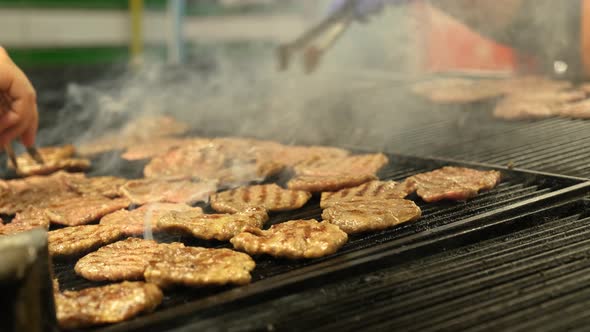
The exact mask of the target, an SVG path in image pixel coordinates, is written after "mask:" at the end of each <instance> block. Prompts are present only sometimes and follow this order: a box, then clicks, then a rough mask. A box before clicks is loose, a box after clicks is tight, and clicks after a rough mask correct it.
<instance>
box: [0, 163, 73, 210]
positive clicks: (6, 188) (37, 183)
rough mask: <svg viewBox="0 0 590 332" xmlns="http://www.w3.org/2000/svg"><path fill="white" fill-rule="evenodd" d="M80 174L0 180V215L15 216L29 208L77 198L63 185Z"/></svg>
mask: <svg viewBox="0 0 590 332" xmlns="http://www.w3.org/2000/svg"><path fill="white" fill-rule="evenodd" d="M80 176H83V175H81V174H70V173H65V172H57V173H54V174H52V175H48V176H31V177H27V178H24V179H17V180H7V181H2V180H0V213H2V214H15V213H17V212H21V211H25V210H26V209H28V208H29V207H37V208H43V207H45V206H47V205H49V204H52V203H54V202H59V201H62V200H64V199H68V198H72V197H77V196H78V194H77V193H75V192H73V191H72V190H71V189H70V188H69V187H68V186H66V185H65V182H64V181H65V179H66V178H69V177H80Z"/></svg>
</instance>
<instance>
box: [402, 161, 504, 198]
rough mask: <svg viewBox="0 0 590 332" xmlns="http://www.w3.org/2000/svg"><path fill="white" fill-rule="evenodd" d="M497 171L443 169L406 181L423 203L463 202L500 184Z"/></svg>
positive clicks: (460, 168) (457, 168) (459, 168)
mask: <svg viewBox="0 0 590 332" xmlns="http://www.w3.org/2000/svg"><path fill="white" fill-rule="evenodd" d="M500 177H501V174H500V172H498V171H478V170H475V169H470V168H463V167H450V166H447V167H443V168H441V169H437V170H434V171H432V172H428V173H422V174H417V175H414V176H411V177H409V178H407V179H406V183H407V185H408V186H409V187H410V188H412V191H417V193H418V196H420V197H421V198H422V199H423V200H424V201H425V202H437V201H440V200H443V199H448V200H455V201H463V200H466V199H469V198H472V197H475V196H477V193H478V192H479V191H480V190H488V189H492V188H494V187H495V186H496V185H497V184H498V183H499V182H500Z"/></svg>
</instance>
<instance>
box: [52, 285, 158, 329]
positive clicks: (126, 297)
mask: <svg viewBox="0 0 590 332" xmlns="http://www.w3.org/2000/svg"><path fill="white" fill-rule="evenodd" d="M54 295H55V306H56V313H57V320H58V322H59V325H60V327H62V328H64V329H75V328H83V327H89V326H94V325H102V324H112V323H118V322H122V321H125V320H127V319H129V318H132V317H134V316H137V315H138V314H140V313H144V312H151V311H153V310H154V309H155V308H156V307H157V306H158V305H159V304H160V303H161V302H162V298H163V294H162V291H161V290H160V289H159V288H158V286H156V285H154V284H149V283H144V282H123V283H119V284H112V285H106V286H100V287H91V288H86V289H82V290H79V291H64V292H59V291H58V292H56V293H55V294H54Z"/></svg>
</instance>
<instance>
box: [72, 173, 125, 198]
mask: <svg viewBox="0 0 590 332" xmlns="http://www.w3.org/2000/svg"><path fill="white" fill-rule="evenodd" d="M127 181H129V180H127V179H125V178H119V177H115V176H99V177H91V178H87V177H85V176H84V177H68V178H66V179H65V183H66V185H67V186H68V187H69V188H70V189H71V190H73V191H75V192H76V193H78V194H80V195H85V196H86V195H88V196H95V195H102V196H105V197H108V198H115V197H119V196H120V193H119V188H120V187H121V186H122V185H124V184H125V183H127Z"/></svg>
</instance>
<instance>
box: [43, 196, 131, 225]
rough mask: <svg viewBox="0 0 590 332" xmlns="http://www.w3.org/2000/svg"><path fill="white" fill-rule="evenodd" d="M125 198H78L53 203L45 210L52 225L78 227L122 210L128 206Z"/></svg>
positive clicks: (128, 203)
mask: <svg viewBox="0 0 590 332" xmlns="http://www.w3.org/2000/svg"><path fill="white" fill-rule="evenodd" d="M130 203H131V202H129V200H128V199H126V198H116V199H108V198H106V197H104V196H78V197H72V198H67V199H63V200H61V201H59V202H54V203H52V204H50V205H49V206H47V207H46V208H45V214H46V215H47V216H48V217H49V220H50V221H51V222H52V223H56V224H60V225H66V226H78V225H84V224H88V223H90V222H92V221H94V220H98V219H100V218H101V217H103V216H105V215H107V214H109V213H111V212H114V211H117V210H119V209H124V208H126V207H128V206H129V205H130Z"/></svg>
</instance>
